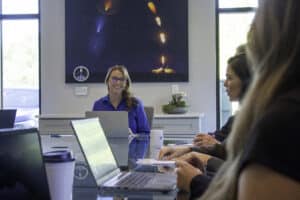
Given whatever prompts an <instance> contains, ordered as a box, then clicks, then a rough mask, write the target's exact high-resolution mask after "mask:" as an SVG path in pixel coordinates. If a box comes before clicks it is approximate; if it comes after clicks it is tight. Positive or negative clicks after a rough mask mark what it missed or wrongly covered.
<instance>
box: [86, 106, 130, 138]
mask: <svg viewBox="0 0 300 200" xmlns="http://www.w3.org/2000/svg"><path fill="white" fill-rule="evenodd" d="M85 116H86V117H87V118H94V117H98V118H99V120H100V122H101V126H102V128H103V130H104V131H105V134H106V136H107V137H117V138H120V137H121V138H128V134H129V130H128V112H127V111H87V112H85ZM116 122H118V123H116Z"/></svg>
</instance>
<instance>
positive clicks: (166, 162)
mask: <svg viewBox="0 0 300 200" xmlns="http://www.w3.org/2000/svg"><path fill="white" fill-rule="evenodd" d="M136 164H138V165H152V166H161V167H174V168H175V167H176V165H175V161H173V160H156V159H152V158H146V159H138V160H137V162H136Z"/></svg>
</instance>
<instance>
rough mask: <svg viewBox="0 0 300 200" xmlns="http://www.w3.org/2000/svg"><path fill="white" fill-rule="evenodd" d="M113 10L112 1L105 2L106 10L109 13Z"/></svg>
mask: <svg viewBox="0 0 300 200" xmlns="http://www.w3.org/2000/svg"><path fill="white" fill-rule="evenodd" d="M111 8H112V0H105V1H104V10H105V11H106V12H107V11H108V10H109V9H111Z"/></svg>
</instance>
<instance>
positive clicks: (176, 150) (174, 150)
mask: <svg viewBox="0 0 300 200" xmlns="http://www.w3.org/2000/svg"><path fill="white" fill-rule="evenodd" d="M190 151H191V149H190V147H187V146H174V147H172V146H164V147H162V148H161V150H160V151H159V156H158V159H159V160H172V159H174V158H177V157H179V156H182V155H184V154H186V153H188V152H190Z"/></svg>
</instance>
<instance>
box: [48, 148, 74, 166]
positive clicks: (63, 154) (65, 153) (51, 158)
mask: <svg viewBox="0 0 300 200" xmlns="http://www.w3.org/2000/svg"><path fill="white" fill-rule="evenodd" d="M43 157H44V161H45V162H49V163H59V162H71V161H74V160H75V158H74V157H73V155H72V152H71V151H69V150H57V151H49V152H46V153H44V154H43Z"/></svg>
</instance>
